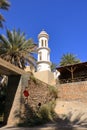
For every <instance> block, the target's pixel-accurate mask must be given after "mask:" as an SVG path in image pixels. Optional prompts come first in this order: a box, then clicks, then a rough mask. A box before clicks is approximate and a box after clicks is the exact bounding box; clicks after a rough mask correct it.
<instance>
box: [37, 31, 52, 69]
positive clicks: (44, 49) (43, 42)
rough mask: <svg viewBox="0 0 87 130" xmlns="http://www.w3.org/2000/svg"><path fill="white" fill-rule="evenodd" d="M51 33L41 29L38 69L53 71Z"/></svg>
mask: <svg viewBox="0 0 87 130" xmlns="http://www.w3.org/2000/svg"><path fill="white" fill-rule="evenodd" d="M48 40H49V35H48V34H47V33H46V32H45V31H41V32H40V34H39V35H38V41H39V45H38V49H37V53H38V59H37V71H46V70H49V71H51V67H50V66H51V62H50V48H49V47H48Z"/></svg>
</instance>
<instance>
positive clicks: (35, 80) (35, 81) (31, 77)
mask: <svg viewBox="0 0 87 130" xmlns="http://www.w3.org/2000/svg"><path fill="white" fill-rule="evenodd" d="M30 79H31V80H32V81H33V82H34V83H35V84H38V81H37V79H36V78H35V77H34V76H33V75H31V76H30Z"/></svg>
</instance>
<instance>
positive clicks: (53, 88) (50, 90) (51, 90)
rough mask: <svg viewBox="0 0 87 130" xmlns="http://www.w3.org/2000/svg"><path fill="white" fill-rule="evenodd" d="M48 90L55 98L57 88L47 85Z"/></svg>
mask: <svg viewBox="0 0 87 130" xmlns="http://www.w3.org/2000/svg"><path fill="white" fill-rule="evenodd" d="M49 92H50V95H51V96H52V97H54V98H55V99H56V98H57V97H58V90H57V88H56V87H55V86H49Z"/></svg>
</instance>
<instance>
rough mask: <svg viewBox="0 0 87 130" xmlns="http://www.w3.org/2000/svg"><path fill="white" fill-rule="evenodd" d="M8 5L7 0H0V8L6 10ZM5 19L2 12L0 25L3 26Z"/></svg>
mask: <svg viewBox="0 0 87 130" xmlns="http://www.w3.org/2000/svg"><path fill="white" fill-rule="evenodd" d="M9 7H10V3H9V2H8V0H0V9H3V10H8V9H9ZM4 21H5V19H4V17H3V15H2V14H0V27H1V28H2V27H3V22H4Z"/></svg>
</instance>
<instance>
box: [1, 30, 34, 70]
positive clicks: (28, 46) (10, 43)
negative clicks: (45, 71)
mask: <svg viewBox="0 0 87 130" xmlns="http://www.w3.org/2000/svg"><path fill="white" fill-rule="evenodd" d="M6 34H7V37H6V36H4V35H0V57H1V58H3V59H5V60H7V61H8V62H10V63H12V64H15V65H16V66H18V67H20V68H22V69H24V68H25V64H26V62H28V63H29V64H30V66H35V61H36V60H35V58H34V56H33V54H34V52H35V50H36V44H34V42H33V40H32V39H28V40H26V38H25V33H21V32H20V30H17V31H16V30H15V29H13V31H10V30H6Z"/></svg>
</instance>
